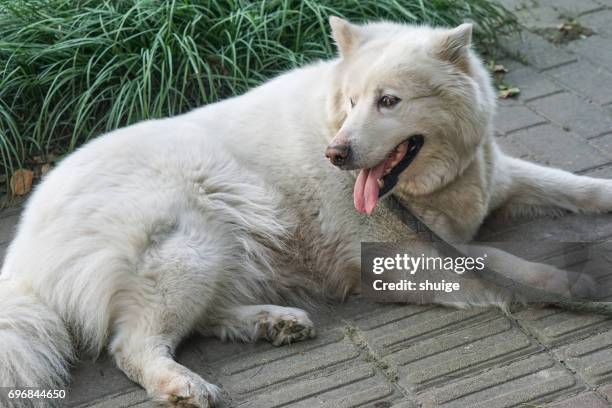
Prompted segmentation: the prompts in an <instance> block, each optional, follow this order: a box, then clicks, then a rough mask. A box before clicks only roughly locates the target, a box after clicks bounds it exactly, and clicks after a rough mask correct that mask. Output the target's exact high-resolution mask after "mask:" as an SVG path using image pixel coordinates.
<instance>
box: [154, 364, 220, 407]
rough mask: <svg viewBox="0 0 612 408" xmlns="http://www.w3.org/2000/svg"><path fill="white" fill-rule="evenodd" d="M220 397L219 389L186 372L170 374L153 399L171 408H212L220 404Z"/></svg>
mask: <svg viewBox="0 0 612 408" xmlns="http://www.w3.org/2000/svg"><path fill="white" fill-rule="evenodd" d="M220 395H221V391H220V390H219V387H217V386H216V385H214V384H210V383H209V382H207V381H205V380H204V379H203V378H202V377H200V376H199V375H197V374H195V373H192V372H188V371H187V370H185V372H184V373H182V372H181V373H172V374H170V373H168V375H167V376H166V380H165V381H162V383H161V384H160V387H159V389H158V390H157V392H156V393H155V395H154V397H153V398H154V399H155V400H156V401H157V402H160V403H163V404H165V405H167V406H170V407H181V408H182V407H197V408H212V407H214V406H216V404H217V403H218V402H219V399H220Z"/></svg>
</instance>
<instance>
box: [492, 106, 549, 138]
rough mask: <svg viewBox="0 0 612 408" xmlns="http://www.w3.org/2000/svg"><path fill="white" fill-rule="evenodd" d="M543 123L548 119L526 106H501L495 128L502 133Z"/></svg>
mask: <svg viewBox="0 0 612 408" xmlns="http://www.w3.org/2000/svg"><path fill="white" fill-rule="evenodd" d="M542 123H546V119H544V118H543V117H541V116H538V115H536V114H535V113H533V111H532V110H531V109H529V108H527V107H525V106H500V107H499V109H498V110H497V115H496V116H495V129H496V130H497V131H498V132H500V133H509V132H512V131H515V130H519V129H524V128H526V127H529V126H534V125H538V124H542Z"/></svg>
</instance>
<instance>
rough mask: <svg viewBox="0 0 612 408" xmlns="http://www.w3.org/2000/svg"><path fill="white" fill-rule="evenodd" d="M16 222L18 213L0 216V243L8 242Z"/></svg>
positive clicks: (13, 232)
mask: <svg viewBox="0 0 612 408" xmlns="http://www.w3.org/2000/svg"><path fill="white" fill-rule="evenodd" d="M18 222H19V215H18V214H13V215H11V216H8V217H1V218H0V244H8V243H9V242H10V241H11V239H13V236H14V235H15V229H16V227H17V223H18Z"/></svg>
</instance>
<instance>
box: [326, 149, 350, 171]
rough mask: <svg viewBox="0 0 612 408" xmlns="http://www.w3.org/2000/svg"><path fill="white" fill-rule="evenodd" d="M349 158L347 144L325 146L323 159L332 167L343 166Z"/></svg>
mask: <svg viewBox="0 0 612 408" xmlns="http://www.w3.org/2000/svg"><path fill="white" fill-rule="evenodd" d="M348 156H349V145H348V144H335V145H329V146H327V149H325V157H327V158H328V159H329V161H331V162H332V164H333V165H334V166H343V165H344V164H346V161H347V159H348Z"/></svg>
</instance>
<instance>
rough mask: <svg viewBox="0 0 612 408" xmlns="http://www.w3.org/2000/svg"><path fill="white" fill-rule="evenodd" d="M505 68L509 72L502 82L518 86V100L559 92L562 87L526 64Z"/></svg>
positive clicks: (527, 99)
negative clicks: (519, 91)
mask: <svg viewBox="0 0 612 408" xmlns="http://www.w3.org/2000/svg"><path fill="white" fill-rule="evenodd" d="M504 66H505V65H504ZM506 68H507V69H508V70H509V72H508V73H507V74H506V75H505V77H504V82H505V83H507V84H510V85H516V86H518V87H519V89H520V90H521V93H520V94H519V95H518V98H519V99H520V100H523V101H529V100H532V99H535V98H540V97H543V96H547V95H551V94H553V93H557V92H560V91H562V90H563V89H564V88H563V87H561V86H560V85H558V84H556V83H555V82H553V81H551V80H550V79H548V78H547V77H546V76H545V75H543V74H540V73H538V72H537V71H536V70H534V69H533V68H531V67H528V66H526V65H521V66H520V67H518V68H514V69H512V68H508V67H506Z"/></svg>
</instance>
